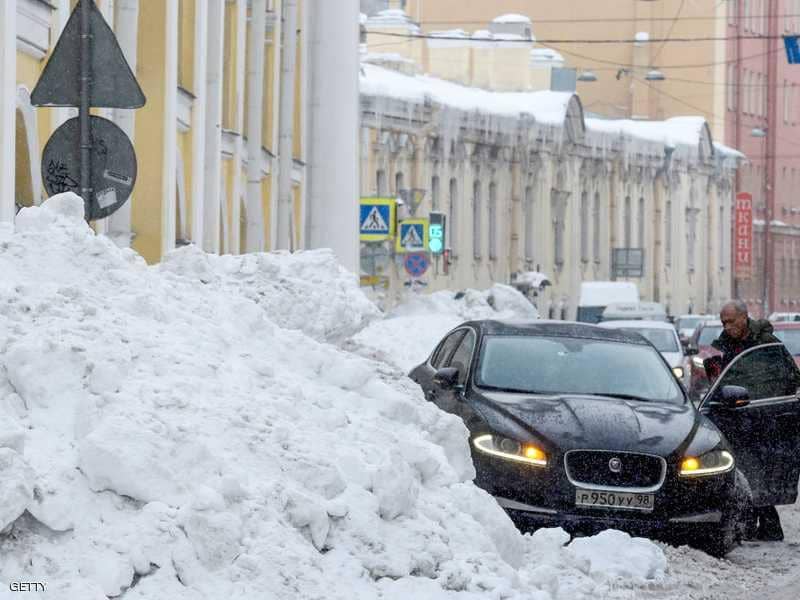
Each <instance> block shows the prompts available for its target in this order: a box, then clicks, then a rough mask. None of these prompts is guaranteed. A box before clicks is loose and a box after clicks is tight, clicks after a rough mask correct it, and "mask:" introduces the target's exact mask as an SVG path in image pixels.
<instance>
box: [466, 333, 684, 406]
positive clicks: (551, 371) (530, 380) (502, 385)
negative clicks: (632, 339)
mask: <svg viewBox="0 0 800 600" xmlns="http://www.w3.org/2000/svg"><path fill="white" fill-rule="evenodd" d="M475 383H476V385H478V386H479V387H484V388H493V389H497V390H502V391H508V392H522V393H529V394H592V395H600V396H610V397H617V398H624V399H632V400H643V401H652V402H672V403H676V404H682V403H683V402H684V395H683V392H682V391H681V389H680V387H679V386H678V383H677V382H676V381H675V378H674V377H673V375H672V373H671V372H670V370H669V369H668V368H667V366H666V365H665V364H664V362H663V360H662V358H661V357H660V356H659V355H658V353H657V352H656V351H655V350H653V348H651V347H650V346H645V345H639V344H628V343H621V342H612V341H607V340H593V339H583V338H569V337H556V336H553V337H540V336H486V337H485V338H484V342H483V345H482V347H481V356H480V363H479V365H478V369H477V372H476V375H475Z"/></svg>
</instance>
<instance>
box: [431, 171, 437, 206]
mask: <svg viewBox="0 0 800 600" xmlns="http://www.w3.org/2000/svg"><path fill="white" fill-rule="evenodd" d="M431 210H432V211H438V210H439V176H438V175H434V176H433V177H431Z"/></svg>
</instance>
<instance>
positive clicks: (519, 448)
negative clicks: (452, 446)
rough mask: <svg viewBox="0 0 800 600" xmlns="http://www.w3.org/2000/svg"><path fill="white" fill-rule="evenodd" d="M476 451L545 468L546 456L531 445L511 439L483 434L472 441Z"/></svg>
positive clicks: (542, 451)
mask: <svg viewBox="0 0 800 600" xmlns="http://www.w3.org/2000/svg"><path fill="white" fill-rule="evenodd" d="M472 443H473V445H474V446H475V448H476V449H478V450H479V451H481V452H483V453H484V454H491V455H492V456H497V457H499V458H505V459H507V460H514V461H517V462H521V463H526V464H529V465H534V466H537V467H546V466H547V454H545V452H544V450H542V449H541V448H539V447H537V446H534V445H533V444H523V443H521V442H518V441H517V440H512V439H511V438H507V437H502V436H497V435H492V434H490V433H489V434H485V435H479V436H478V437H476V438H475V439H474V440H472Z"/></svg>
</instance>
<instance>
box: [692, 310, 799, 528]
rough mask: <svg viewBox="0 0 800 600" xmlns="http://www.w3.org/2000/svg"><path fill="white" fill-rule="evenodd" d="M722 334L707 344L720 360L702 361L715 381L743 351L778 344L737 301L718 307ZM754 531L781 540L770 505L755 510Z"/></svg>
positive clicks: (765, 323)
mask: <svg viewBox="0 0 800 600" xmlns="http://www.w3.org/2000/svg"><path fill="white" fill-rule="evenodd" d="M719 318H720V320H721V321H722V328H723V332H722V333H721V334H720V336H719V337H718V338H717V339H716V340H714V341H713V342H711V345H712V346H713V347H714V348H716V349H717V350H719V351H720V352H722V357H719V356H712V357H710V358H707V359H706V360H705V362H704V365H705V368H706V373H707V374H708V376H709V379H715V378H716V377H718V376H719V375H720V373H721V372H722V370H723V369H725V367H727V366H728V365H729V364H730V363H731V362H732V361H733V359H734V358H736V357H737V356H738V355H739V354H741V353H742V352H744V351H745V350H749V349H750V348H753V347H755V346H760V345H762V344H773V343H781V341H780V340H779V339H778V338H776V337H775V336H774V335H773V334H772V331H773V330H772V323H770V322H769V321H767V320H754V319H751V318H750V317H749V316H748V314H747V305H746V304H745V303H744V302H741V301H738V300H737V301H732V302H728V303H727V304H726V305H725V306H723V307H722V310H721V311H720V315H719ZM755 512H756V518H757V520H758V529H757V531H756V533H755V537H756V538H757V539H759V540H765V541H781V540H782V539H783V528H782V527H781V519H780V516H778V511H777V510H775V507H774V506H763V507H759V508H757V509H756V511H755Z"/></svg>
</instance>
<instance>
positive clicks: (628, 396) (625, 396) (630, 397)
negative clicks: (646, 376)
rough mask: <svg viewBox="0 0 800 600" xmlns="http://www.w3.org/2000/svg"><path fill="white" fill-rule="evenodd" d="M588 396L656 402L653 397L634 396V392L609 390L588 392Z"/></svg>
mask: <svg viewBox="0 0 800 600" xmlns="http://www.w3.org/2000/svg"><path fill="white" fill-rule="evenodd" d="M586 395H587V396H603V397H604V398H616V399H618V400H636V401H637V402H654V400H653V399H652V398H644V397H642V396H634V395H633V394H611V393H608V392H588V393H587V394H586Z"/></svg>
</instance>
